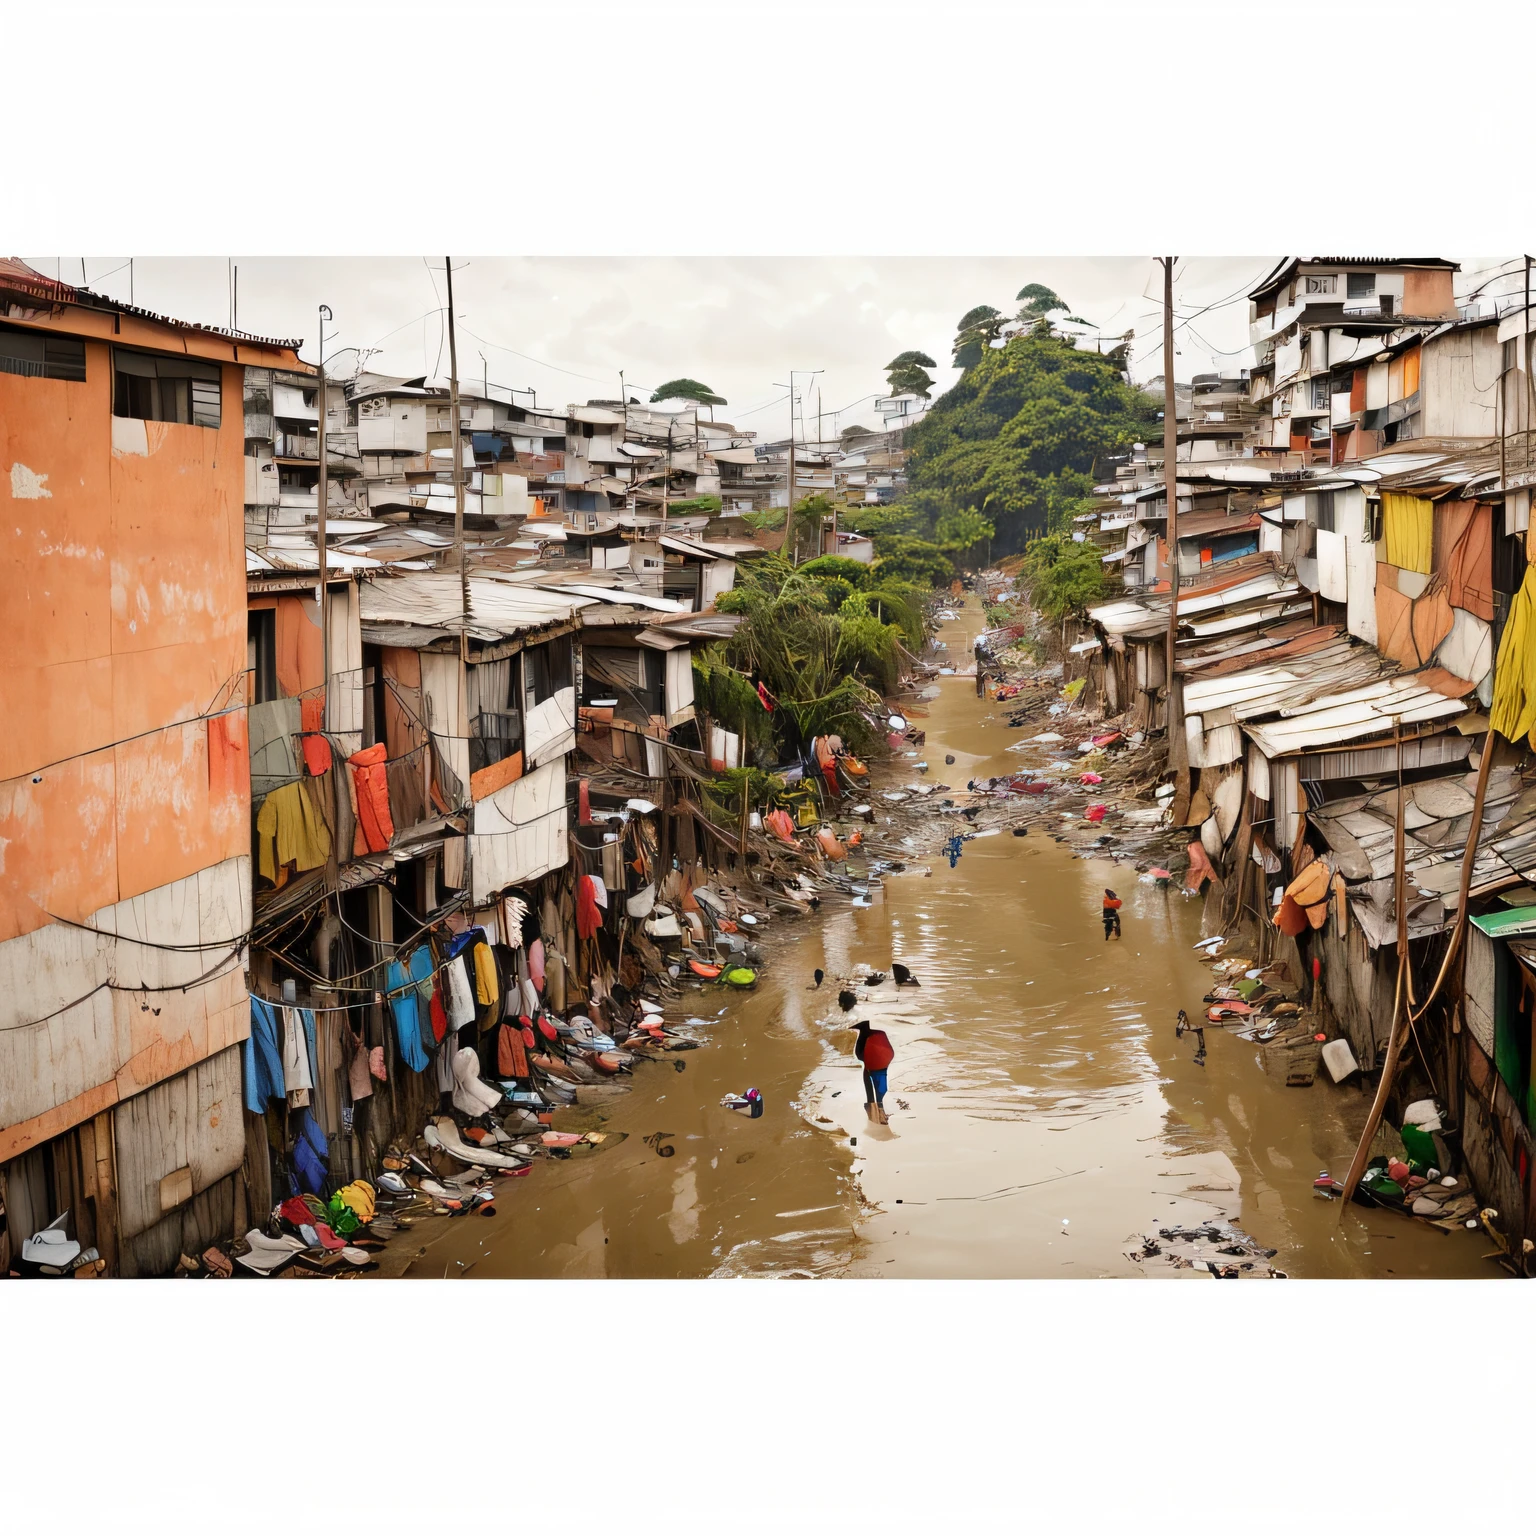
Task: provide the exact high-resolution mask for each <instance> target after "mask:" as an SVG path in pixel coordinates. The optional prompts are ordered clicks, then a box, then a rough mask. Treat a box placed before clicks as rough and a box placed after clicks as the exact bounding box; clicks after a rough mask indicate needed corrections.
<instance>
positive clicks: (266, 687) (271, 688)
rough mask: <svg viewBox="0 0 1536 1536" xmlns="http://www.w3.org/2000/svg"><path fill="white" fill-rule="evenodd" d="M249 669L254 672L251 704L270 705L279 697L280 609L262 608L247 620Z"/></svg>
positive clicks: (248, 701)
mask: <svg viewBox="0 0 1536 1536" xmlns="http://www.w3.org/2000/svg"><path fill="white" fill-rule="evenodd" d="M245 668H246V671H247V673H248V674H249V675H250V683H249V685H248V686H249V689H250V693H249V696H248V698H247V703H250V704H268V703H270V702H271V701H272V700H273V699H275V698H276V697H277V611H276V610H275V609H272V608H258V609H257V610H256V611H255V612H254V613H251V614H248V615H247V616H246V620H245Z"/></svg>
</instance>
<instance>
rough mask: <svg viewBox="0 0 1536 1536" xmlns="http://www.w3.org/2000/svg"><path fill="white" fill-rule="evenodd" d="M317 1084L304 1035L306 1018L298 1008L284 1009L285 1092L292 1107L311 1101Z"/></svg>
mask: <svg viewBox="0 0 1536 1536" xmlns="http://www.w3.org/2000/svg"><path fill="white" fill-rule="evenodd" d="M314 1086H315V1079H314V1074H313V1073H312V1072H311V1071H310V1064H309V1051H308V1048H307V1041H306V1040H305V1037H304V1020H303V1017H302V1016H301V1014H300V1011H299V1010H298V1009H297V1008H284V1009H283V1092H284V1093H285V1094H286V1095H287V1098H288V1107H289V1108H290V1109H301V1108H303V1107H304V1106H305V1105H307V1104H308V1103H309V1095H310V1091H311V1090H312V1089H313V1088H314Z"/></svg>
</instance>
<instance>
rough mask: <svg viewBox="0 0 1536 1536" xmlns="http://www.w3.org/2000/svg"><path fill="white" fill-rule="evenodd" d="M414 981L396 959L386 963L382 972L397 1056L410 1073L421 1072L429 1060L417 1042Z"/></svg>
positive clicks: (417, 1003)
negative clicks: (398, 1048)
mask: <svg viewBox="0 0 1536 1536" xmlns="http://www.w3.org/2000/svg"><path fill="white" fill-rule="evenodd" d="M413 958H414V957H413ZM416 979H417V978H416V977H415V976H413V975H412V974H411V972H410V970H408V969H407V967H406V966H404V965H401V963H400V962H399V961H398V960H391V961H390V962H389V969H388V971H387V972H386V984H387V985H388V987H389V1011H390V1013H391V1014H392V1015H393V1017H394V1020H395V1033H396V1035H397V1036H398V1038H399V1041H400V1055H401V1057H402V1058H403V1059H404V1061H405V1064H406V1066H408V1067H409V1068H410V1069H411V1071H412V1072H425V1071H426V1070H427V1066H428V1064H429V1061H430V1058H429V1057H428V1055H427V1053H426V1050H425V1049H424V1048H423V1046H422V1043H421V1016H420V1014H419V1012H418V1009H419V1008H420V1006H421V1004H420V999H419V998H418V997H417V994H416V986H415V982H416Z"/></svg>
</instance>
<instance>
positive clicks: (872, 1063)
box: [853, 1019, 896, 1125]
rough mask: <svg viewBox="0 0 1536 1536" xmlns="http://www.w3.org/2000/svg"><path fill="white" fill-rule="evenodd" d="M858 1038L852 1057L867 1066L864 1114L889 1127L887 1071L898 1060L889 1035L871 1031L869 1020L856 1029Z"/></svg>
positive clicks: (879, 1031) (854, 1044)
mask: <svg viewBox="0 0 1536 1536" xmlns="http://www.w3.org/2000/svg"><path fill="white" fill-rule="evenodd" d="M853 1027H854V1028H855V1029H856V1030H858V1032H859V1038H858V1039H857V1040H855V1041H854V1042H853V1054H854V1055H855V1056H857V1057H858V1058H859V1060H860V1061H861V1062H863V1064H864V1113H865V1114H867V1115H868V1116H869V1118H870V1119H871V1120H873V1121H875V1122H876V1123H877V1124H879V1125H889V1124H890V1123H891V1122H890V1119H889V1117H888V1116H887V1115H886V1113H885V1087H886V1072H887V1071H888V1070H889V1069H890V1065H891V1063H892V1062H893V1061H895V1059H896V1051H895V1048H894V1047H893V1046H892V1045H891V1040H890V1036H889V1035H887V1034H886V1032H885V1031H884V1030H883V1029H871V1028H870V1027H869V1020H868V1019H860V1020H859V1022H858V1023H857V1024H855V1025H854V1026H853Z"/></svg>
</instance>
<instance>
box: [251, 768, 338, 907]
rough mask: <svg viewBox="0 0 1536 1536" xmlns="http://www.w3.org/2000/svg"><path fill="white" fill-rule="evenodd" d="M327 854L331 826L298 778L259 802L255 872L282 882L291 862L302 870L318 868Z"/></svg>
mask: <svg viewBox="0 0 1536 1536" xmlns="http://www.w3.org/2000/svg"><path fill="white" fill-rule="evenodd" d="M330 856H331V832H330V828H329V827H327V826H326V824H325V822H324V820H323V819H322V818H321V816H320V814H319V812H318V811H317V810H316V809H315V805H314V802H313V801H312V800H311V799H310V798H309V796H308V795H306V794H305V793H304V791H303V788H302V787H301V786H300V785H299V784H298V783H297V782H295V783H293V784H284V785H283V787H282V788H281V789H274V790H273V791H272V793H271V794H270V795H268V796H267V798H266V799H265V800H263V801H262V802H261V810H260V811H258V812H257V814H256V871H257V873H258V874H260V875H261V876H263V877H264V878H265V879H267V880H270V881H271V882H272V884H273V885H276V886H281V885H283V884H285V883H286V881H287V879H288V866H289V865H290V864H291V865H292V866H293V867H294V869H295V870H298V871H300V872H301V873H302V872H303V871H304V870H306V869H319V868H320V866H321V865H322V864H324V863H325V861H326V860H327V859H328V858H330Z"/></svg>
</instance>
